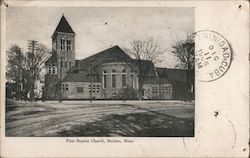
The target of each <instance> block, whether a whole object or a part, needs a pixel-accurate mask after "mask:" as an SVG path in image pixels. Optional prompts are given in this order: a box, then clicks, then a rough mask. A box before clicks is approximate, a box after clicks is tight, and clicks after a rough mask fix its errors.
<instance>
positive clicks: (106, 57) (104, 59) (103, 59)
mask: <svg viewBox="0 0 250 158" xmlns="http://www.w3.org/2000/svg"><path fill="white" fill-rule="evenodd" d="M108 62H133V60H132V59H131V58H130V57H129V56H128V55H127V54H126V53H125V52H124V51H123V50H122V49H121V48H120V47H119V46H114V47H111V48H109V49H106V50H104V51H101V52H99V53H97V54H94V55H92V56H90V57H87V58H85V59H83V60H80V61H79V69H80V70H86V69H87V68H89V66H92V67H98V66H101V64H103V63H108Z"/></svg>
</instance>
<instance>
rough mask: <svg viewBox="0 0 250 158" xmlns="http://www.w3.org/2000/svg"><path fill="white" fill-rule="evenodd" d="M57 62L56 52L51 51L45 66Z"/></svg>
mask: <svg viewBox="0 0 250 158" xmlns="http://www.w3.org/2000/svg"><path fill="white" fill-rule="evenodd" d="M54 63H57V53H56V52H53V53H52V55H51V56H50V57H49V59H48V60H47V61H46V62H45V66H47V65H50V64H54Z"/></svg>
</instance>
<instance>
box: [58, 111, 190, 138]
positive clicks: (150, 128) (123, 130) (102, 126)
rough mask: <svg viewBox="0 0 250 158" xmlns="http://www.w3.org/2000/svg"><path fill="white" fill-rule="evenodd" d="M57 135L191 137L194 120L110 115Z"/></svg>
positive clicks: (149, 115) (141, 115)
mask: <svg viewBox="0 0 250 158" xmlns="http://www.w3.org/2000/svg"><path fill="white" fill-rule="evenodd" d="M57 135H59V136H64V137H71V136H79V137H80V136H96V137H111V136H125V137H183V136H185V137H193V136H194V120H193V119H181V118H174V117H170V116H161V115H157V114H151V113H137V114H127V115H110V116H106V117H105V118H103V119H102V120H101V121H95V122H91V123H87V124H83V125H74V126H72V127H71V128H70V129H68V130H63V131H60V132H58V133H57Z"/></svg>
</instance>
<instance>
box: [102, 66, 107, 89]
mask: <svg viewBox="0 0 250 158" xmlns="http://www.w3.org/2000/svg"><path fill="white" fill-rule="evenodd" d="M102 87H103V88H107V71H106V70H103V72H102Z"/></svg>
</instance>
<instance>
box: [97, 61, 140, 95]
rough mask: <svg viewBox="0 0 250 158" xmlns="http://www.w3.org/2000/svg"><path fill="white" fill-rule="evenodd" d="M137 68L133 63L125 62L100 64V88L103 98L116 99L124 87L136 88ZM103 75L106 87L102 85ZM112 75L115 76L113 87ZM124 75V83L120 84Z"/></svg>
mask: <svg viewBox="0 0 250 158" xmlns="http://www.w3.org/2000/svg"><path fill="white" fill-rule="evenodd" d="M137 72H138V71H137V70H136V68H135V67H134V66H133V65H130V64H129V63H125V62H111V63H105V64H103V66H102V74H101V75H102V88H103V98H106V99H118V98H120V97H121V96H119V95H120V93H121V91H122V90H123V89H124V88H128V87H130V88H134V89H138V75H137ZM104 75H106V80H107V82H106V87H104V79H103V78H104ZM112 75H115V76H116V83H115V85H116V86H115V87H113V86H112ZM123 75H124V76H125V80H126V84H125V85H123V84H122V76H123Z"/></svg>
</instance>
